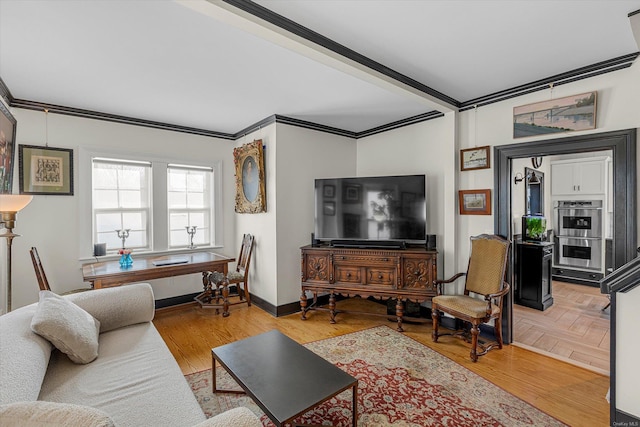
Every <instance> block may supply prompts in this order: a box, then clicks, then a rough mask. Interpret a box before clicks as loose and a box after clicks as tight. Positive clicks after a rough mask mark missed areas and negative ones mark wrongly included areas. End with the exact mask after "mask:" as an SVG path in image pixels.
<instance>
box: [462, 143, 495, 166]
mask: <svg viewBox="0 0 640 427" xmlns="http://www.w3.org/2000/svg"><path fill="white" fill-rule="evenodd" d="M490 167H491V146H489V145H486V146H484V147H474V148H467V149H464V150H460V170H461V171H470V170H476V169H489V168H490Z"/></svg>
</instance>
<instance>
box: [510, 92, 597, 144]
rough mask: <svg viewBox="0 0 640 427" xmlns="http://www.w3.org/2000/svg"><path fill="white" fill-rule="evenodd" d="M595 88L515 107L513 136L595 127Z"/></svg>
mask: <svg viewBox="0 0 640 427" xmlns="http://www.w3.org/2000/svg"><path fill="white" fill-rule="evenodd" d="M596 98H597V92H587V93H581V94H579V95H572V96H567V97H564V98H557V99H552V100H549V101H542V102H536V103H533V104H527V105H522V106H520V107H514V109H513V137H514V138H522V137H525V136H535V135H546V134H550V133H558V132H568V131H576V130H586V129H595V128H596Z"/></svg>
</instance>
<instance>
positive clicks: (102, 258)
mask: <svg viewBox="0 0 640 427" xmlns="http://www.w3.org/2000/svg"><path fill="white" fill-rule="evenodd" d="M220 248H222V246H198V247H197V248H195V249H188V248H178V249H168V250H163V251H145V252H136V251H135V249H134V250H133V252H132V253H131V254H132V255H133V257H134V258H135V257H136V256H141V257H144V258H152V257H160V256H164V255H179V254H191V253H196V252H211V251H212V250H213V251H215V250H216V249H220ZM118 259H120V255H119V254H107V255H105V256H100V257H95V256H90V257H82V258H80V259H78V261H80V262H82V263H88V262H106V261H115V260H118Z"/></svg>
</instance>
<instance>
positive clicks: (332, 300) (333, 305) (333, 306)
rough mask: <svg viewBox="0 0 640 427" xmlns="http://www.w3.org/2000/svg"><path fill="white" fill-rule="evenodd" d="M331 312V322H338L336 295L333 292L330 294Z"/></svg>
mask: <svg viewBox="0 0 640 427" xmlns="http://www.w3.org/2000/svg"><path fill="white" fill-rule="evenodd" d="M329 313H330V314H331V320H330V323H336V296H335V294H334V293H333V292H331V293H330V294H329Z"/></svg>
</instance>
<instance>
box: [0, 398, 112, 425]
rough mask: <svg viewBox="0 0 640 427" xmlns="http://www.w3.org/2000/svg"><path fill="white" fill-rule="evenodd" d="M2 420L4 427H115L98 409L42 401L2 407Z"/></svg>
mask: <svg viewBox="0 0 640 427" xmlns="http://www.w3.org/2000/svg"><path fill="white" fill-rule="evenodd" d="M0 419H1V420H2V425H3V427H42V426H52V427H57V426H59V427H62V426H83V427H115V424H114V422H113V421H112V420H111V418H109V416H108V415H107V414H105V413H104V412H102V411H100V410H98V409H95V408H91V407H89V406H82V405H73V404H70V403H56V402H45V401H41V400H37V401H34V402H17V403H10V404H8V405H2V406H0Z"/></svg>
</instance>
